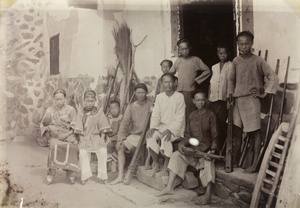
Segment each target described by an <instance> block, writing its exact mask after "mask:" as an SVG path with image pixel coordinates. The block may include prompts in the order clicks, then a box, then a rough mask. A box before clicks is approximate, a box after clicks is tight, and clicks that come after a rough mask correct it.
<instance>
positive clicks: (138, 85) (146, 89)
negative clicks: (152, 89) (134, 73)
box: [134, 83, 148, 93]
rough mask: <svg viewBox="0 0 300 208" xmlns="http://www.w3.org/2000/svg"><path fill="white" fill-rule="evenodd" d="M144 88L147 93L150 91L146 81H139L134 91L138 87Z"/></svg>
mask: <svg viewBox="0 0 300 208" xmlns="http://www.w3.org/2000/svg"><path fill="white" fill-rule="evenodd" d="M139 88H141V89H144V90H145V91H146V92H147V93H148V88H147V86H146V85H145V84H144V83H138V84H137V85H136V86H135V87H134V91H136V90H137V89H139Z"/></svg>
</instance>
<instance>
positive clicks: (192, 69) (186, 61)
mask: <svg viewBox="0 0 300 208" xmlns="http://www.w3.org/2000/svg"><path fill="white" fill-rule="evenodd" d="M177 46H178V49H179V58H178V59H177V60H176V61H175V63H174V65H173V66H172V68H171V69H170V71H169V72H170V73H174V74H175V73H176V72H178V86H177V91H179V92H181V93H182V94H183V96H184V101H185V104H186V113H185V116H186V119H187V117H188V116H189V115H190V113H191V112H193V111H194V110H196V109H197V108H196V106H195V105H194V103H193V99H192V96H191V92H192V91H194V90H195V84H194V82H197V83H198V84H201V83H203V82H204V81H205V80H206V79H207V78H208V77H209V76H210V75H211V71H210V69H209V68H208V67H207V66H206V65H205V64H204V63H203V61H202V60H201V59H200V58H198V57H196V56H191V55H190V51H191V49H192V47H191V44H190V42H189V41H188V40H187V39H185V38H183V39H180V40H179V41H178V42H177ZM198 70H200V71H202V73H201V75H200V76H198V77H196V75H197V71H198Z"/></svg>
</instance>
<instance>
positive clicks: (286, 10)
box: [253, 0, 300, 83]
mask: <svg viewBox="0 0 300 208" xmlns="http://www.w3.org/2000/svg"><path fill="white" fill-rule="evenodd" d="M253 11H254V14H253V18H254V36H255V38H254V49H255V50H256V53H258V50H262V56H264V52H265V50H266V49H268V51H269V54H268V62H269V64H270V65H271V67H273V68H274V70H275V66H276V60H277V59H280V70H279V75H278V76H279V80H280V82H283V80H284V75H285V71H286V68H287V57H288V56H290V57H291V61H290V71H289V76H288V82H290V83H297V82H298V81H299V79H298V77H299V69H300V47H299V46H300V39H299V37H300V19H299V17H298V16H297V15H296V14H295V12H294V11H293V10H292V9H291V8H290V7H289V6H288V5H287V4H286V3H285V2H284V1H283V0H264V1H261V0H253ZM296 69H298V71H296Z"/></svg>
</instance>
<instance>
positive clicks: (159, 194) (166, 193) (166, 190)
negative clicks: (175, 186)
mask: <svg viewBox="0 0 300 208" xmlns="http://www.w3.org/2000/svg"><path fill="white" fill-rule="evenodd" d="M173 194H174V191H173V190H171V189H169V188H167V187H166V188H164V189H163V190H161V192H159V193H157V194H155V196H157V197H159V196H164V195H173Z"/></svg>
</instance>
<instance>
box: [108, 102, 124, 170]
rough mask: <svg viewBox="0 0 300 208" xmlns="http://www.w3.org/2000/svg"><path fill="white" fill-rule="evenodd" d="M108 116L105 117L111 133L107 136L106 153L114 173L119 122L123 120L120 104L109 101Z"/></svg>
mask: <svg viewBox="0 0 300 208" xmlns="http://www.w3.org/2000/svg"><path fill="white" fill-rule="evenodd" d="M109 109H110V114H109V115H108V116H107V118H108V121H109V124H110V126H111V129H112V132H111V133H110V134H108V135H107V136H108V137H107V153H108V160H109V159H110V158H111V159H113V161H111V171H113V172H115V171H116V167H117V165H116V161H117V158H118V155H117V151H116V144H117V135H118V131H119V127H120V125H121V121H122V119H123V115H120V102H119V101H117V100H112V101H110V104H109Z"/></svg>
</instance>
